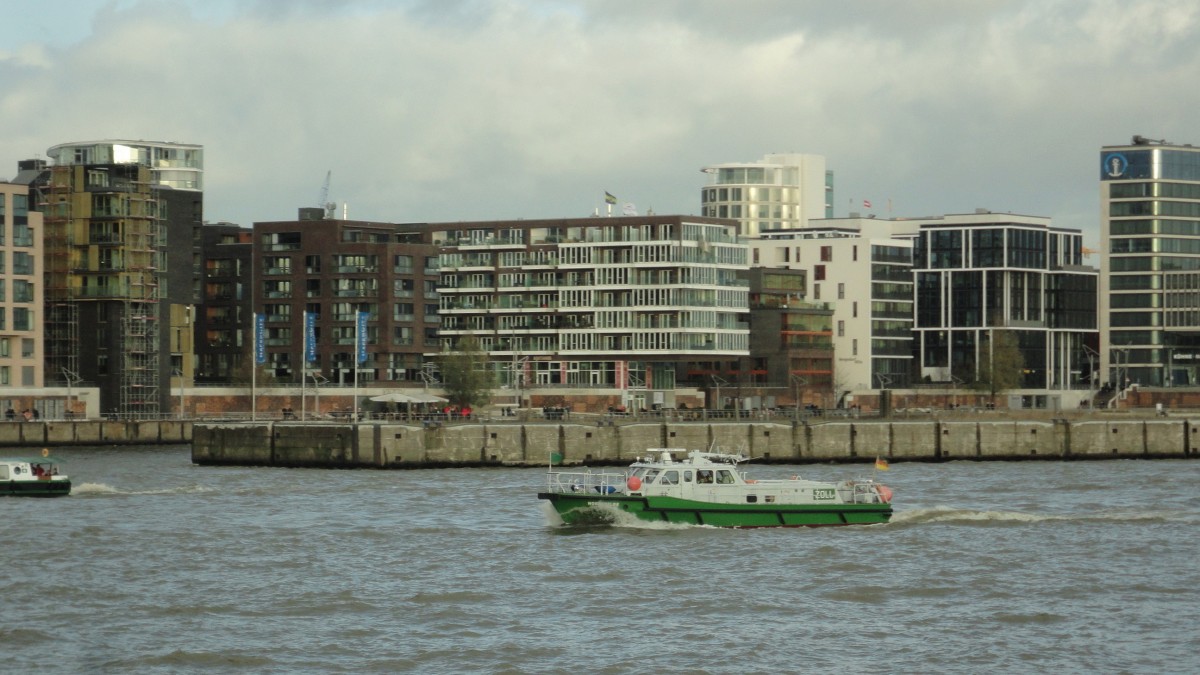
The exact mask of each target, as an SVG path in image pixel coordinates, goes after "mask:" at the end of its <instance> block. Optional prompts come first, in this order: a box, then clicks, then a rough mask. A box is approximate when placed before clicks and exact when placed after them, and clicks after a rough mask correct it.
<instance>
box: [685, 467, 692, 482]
mask: <svg viewBox="0 0 1200 675" xmlns="http://www.w3.org/2000/svg"><path fill="white" fill-rule="evenodd" d="M683 482H685V483H690V482H692V470H691V469H688V470H687V471H684V472H683Z"/></svg>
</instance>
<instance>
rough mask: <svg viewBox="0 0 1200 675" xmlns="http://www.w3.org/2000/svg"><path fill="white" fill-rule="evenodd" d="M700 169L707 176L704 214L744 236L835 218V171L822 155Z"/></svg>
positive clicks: (779, 157) (771, 158)
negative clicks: (727, 223)
mask: <svg viewBox="0 0 1200 675" xmlns="http://www.w3.org/2000/svg"><path fill="white" fill-rule="evenodd" d="M701 171H703V172H704V173H706V174H708V184H707V185H705V186H704V187H703V188H701V189H700V204H701V212H700V213H701V214H702V215H704V216H707V217H709V218H729V219H731V220H736V221H737V222H738V234H739V235H741V236H743V237H757V236H759V233H761V232H765V231H767V230H781V229H782V230H788V229H795V228H800V227H805V226H807V225H808V222H809V221H810V220H815V219H819V218H832V217H833V172H832V171H827V170H826V169H825V158H824V157H822V156H820V155H804V154H794V153H793V154H770V155H766V156H765V157H763V158H762V159H761V160H758V161H757V162H734V163H729V164H713V165H711V166H706V167H704V168H703V169H701Z"/></svg>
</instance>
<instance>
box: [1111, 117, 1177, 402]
mask: <svg viewBox="0 0 1200 675" xmlns="http://www.w3.org/2000/svg"><path fill="white" fill-rule="evenodd" d="M1100 209H1101V211H1100V213H1101V215H1100V244H1101V250H1102V256H1101V266H1100V284H1101V288H1103V298H1104V301H1103V303H1102V304H1101V306H1100V358H1101V361H1102V363H1103V368H1104V372H1105V373H1106V375H1107V381H1108V382H1109V383H1111V384H1113V385H1115V386H1116V387H1117V388H1119V389H1123V388H1125V387H1128V386H1129V385H1142V386H1151V387H1161V386H1168V387H1195V386H1197V385H1200V148H1198V147H1193V146H1191V145H1176V144H1172V143H1168V142H1166V141H1161V140H1151V139H1147V138H1143V137H1141V136H1134V137H1133V139H1132V141H1131V142H1130V143H1128V144H1124V145H1109V146H1104V147H1102V148H1101V150H1100Z"/></svg>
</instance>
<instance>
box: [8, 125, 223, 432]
mask: <svg viewBox="0 0 1200 675" xmlns="http://www.w3.org/2000/svg"><path fill="white" fill-rule="evenodd" d="M47 154H48V155H49V156H50V158H51V159H52V160H54V164H53V166H50V167H45V166H44V165H41V166H40V167H35V166H33V165H32V164H31V165H29V166H28V170H27V171H23V172H22V173H23V174H26V177H25V178H24V179H23V180H29V184H30V185H31V186H33V187H34V188H35V191H36V193H37V195H38V208H39V210H41V211H42V212H43V213H44V221H45V231H46V264H45V279H46V281H45V285H46V310H45V321H46V372H47V374H48V377H52V378H58V379H59V382H62V383H66V384H68V385H69V384H70V382H71V381H72V380H73V379H78V380H82V381H87V382H94V383H95V384H96V385H97V386H98V387H99V391H100V405H101V408H102V410H103V412H105V413H106V414H116V415H121V416H126V417H139V416H155V415H158V414H160V413H161V411H163V410H165V409H166V406H167V397H168V396H169V385H170V384H171V377H172V373H177V375H176V377H177V378H180V379H179V380H177V382H179V383H180V384H181V385H182V378H185V377H190V376H191V370H192V355H193V353H194V349H193V344H192V337H191V332H192V325H191V318H192V316H193V314H194V305H195V303H196V302H197V300H198V289H199V262H200V257H199V241H200V236H199V230H200V227H201V225H202V222H203V192H202V189H203V181H202V174H203V151H202V149H201V147H200V146H197V145H187V144H179V143H155V142H144V141H121V140H108V141H88V142H81V143H67V144H62V145H56V146H54V147H52V148H50V149H49V150H48V152H47ZM22 168H23V169H26V168H27V167H26V165H25V164H24V163H23V165H22ZM39 169H40V170H39Z"/></svg>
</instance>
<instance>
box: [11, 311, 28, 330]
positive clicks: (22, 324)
mask: <svg viewBox="0 0 1200 675" xmlns="http://www.w3.org/2000/svg"><path fill="white" fill-rule="evenodd" d="M13 330H33V312H32V311H31V310H29V309H27V308H25V307H13Z"/></svg>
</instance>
